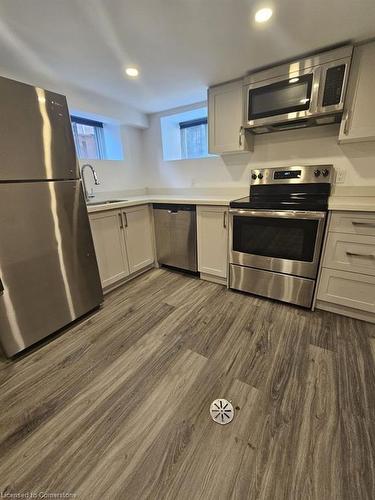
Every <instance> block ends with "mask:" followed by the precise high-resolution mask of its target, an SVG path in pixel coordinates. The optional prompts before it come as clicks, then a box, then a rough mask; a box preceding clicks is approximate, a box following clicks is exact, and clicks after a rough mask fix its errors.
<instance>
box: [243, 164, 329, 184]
mask: <svg viewBox="0 0 375 500" xmlns="http://www.w3.org/2000/svg"><path fill="white" fill-rule="evenodd" d="M332 178H333V166H332V165H301V166H292V167H275V168H259V169H253V170H251V174H250V185H252V184H303V183H305V184H312V183H329V184H330V183H332Z"/></svg>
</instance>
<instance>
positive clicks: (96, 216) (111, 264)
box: [89, 205, 155, 289]
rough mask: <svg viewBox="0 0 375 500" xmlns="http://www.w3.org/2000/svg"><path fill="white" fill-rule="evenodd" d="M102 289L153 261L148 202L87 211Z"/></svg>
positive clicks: (151, 228)
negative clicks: (92, 211) (115, 208)
mask: <svg viewBox="0 0 375 500" xmlns="http://www.w3.org/2000/svg"><path fill="white" fill-rule="evenodd" d="M89 218H90V225H91V231H92V236H93V240H94V246H95V252H96V258H97V261H98V266H99V273H100V278H101V281H102V286H103V288H104V289H108V288H109V287H111V288H112V287H113V285H115V284H116V283H117V282H121V281H122V280H123V279H124V278H126V277H127V276H129V275H132V274H133V273H137V272H139V271H141V270H142V269H144V268H146V267H147V266H149V265H151V264H152V263H153V262H154V260H155V259H154V240H153V238H154V232H153V226H152V219H151V212H150V207H149V206H148V205H140V206H136V207H129V208H122V209H117V210H103V211H102V212H94V213H91V214H89Z"/></svg>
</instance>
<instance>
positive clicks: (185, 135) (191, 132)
mask: <svg viewBox="0 0 375 500" xmlns="http://www.w3.org/2000/svg"><path fill="white" fill-rule="evenodd" d="M160 128H161V139H162V145H163V159H164V160H166V161H174V160H188V159H193V158H208V157H210V156H213V155H210V154H209V153H208V126H207V107H206V106H204V107H200V108H193V109H190V110H188V111H182V112H180V113H174V114H170V115H165V116H161V117H160Z"/></svg>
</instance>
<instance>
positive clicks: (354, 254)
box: [346, 252, 375, 259]
mask: <svg viewBox="0 0 375 500" xmlns="http://www.w3.org/2000/svg"><path fill="white" fill-rule="evenodd" d="M346 255H349V256H350V257H369V258H370V259H375V255H373V254H372V253H357V252H346Z"/></svg>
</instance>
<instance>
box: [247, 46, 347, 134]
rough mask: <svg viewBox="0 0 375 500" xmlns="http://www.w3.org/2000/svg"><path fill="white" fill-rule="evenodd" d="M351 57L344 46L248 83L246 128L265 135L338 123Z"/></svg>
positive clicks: (254, 76)
mask: <svg viewBox="0 0 375 500" xmlns="http://www.w3.org/2000/svg"><path fill="white" fill-rule="evenodd" d="M352 52H353V47H352V46H350V45H346V46H342V47H339V48H337V49H334V50H330V51H326V52H322V53H319V54H316V55H312V56H309V57H306V58H304V59H300V60H295V61H292V62H290V63H287V64H282V65H278V66H274V67H271V68H267V69H265V70H262V71H258V72H255V73H252V74H250V75H249V76H247V77H245V78H244V80H243V90H244V91H243V97H244V128H245V129H248V130H249V131H251V132H252V133H254V134H264V133H268V132H276V131H280V130H290V129H296V128H305V127H311V126H317V125H327V124H331V123H337V122H340V121H341V116H342V113H343V109H344V99H345V93H346V87H347V81H348V75H349V69H350V64H351V58H352Z"/></svg>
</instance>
